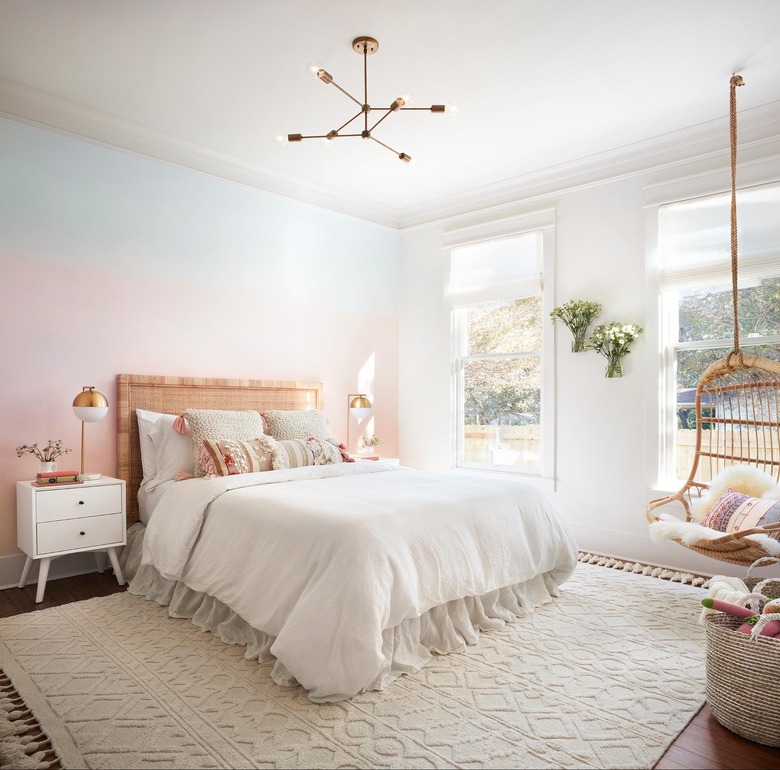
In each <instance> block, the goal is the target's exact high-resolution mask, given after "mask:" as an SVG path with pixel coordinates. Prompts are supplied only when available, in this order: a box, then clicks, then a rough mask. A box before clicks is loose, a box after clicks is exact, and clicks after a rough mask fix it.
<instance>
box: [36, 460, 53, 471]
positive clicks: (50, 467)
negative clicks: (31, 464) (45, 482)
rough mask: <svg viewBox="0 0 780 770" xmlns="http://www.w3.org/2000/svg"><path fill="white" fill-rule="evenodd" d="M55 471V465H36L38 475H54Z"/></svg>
mask: <svg viewBox="0 0 780 770" xmlns="http://www.w3.org/2000/svg"><path fill="white" fill-rule="evenodd" d="M56 470H57V463H55V462H49V463H38V473H54V472H55V471H56Z"/></svg>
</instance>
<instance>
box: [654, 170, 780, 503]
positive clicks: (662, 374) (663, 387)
mask: <svg viewBox="0 0 780 770" xmlns="http://www.w3.org/2000/svg"><path fill="white" fill-rule="evenodd" d="M746 170H747V172H748V173H747V174H744V175H743V176H744V177H745V181H744V183H742V184H741V185H740V187H739V189H743V188H747V187H754V186H760V185H769V184H780V163H778V162H777V161H775V162H773V163H766V164H764V165H763V166H762V165H759V164H756V165H755V166H748V168H747V169H746ZM724 176H725V175H724V174H723V173H716V172H713V174H712V175H710V176H705V175H702V176H701V177H699V178H697V179H692V178H686V179H684V180H680V181H675V182H668V183H660V184H659V185H657V186H655V187H651V188H647V189H646V205H645V235H646V241H645V245H646V254H647V260H646V265H647V279H648V280H647V287H648V290H647V307H648V310H649V313H648V326H650V325H651V324H652V322H653V321H655V324H654V326H655V329H653V330H652V332H651V334H649V335H648V345H647V355H648V357H649V358H648V360H647V363H648V372H652V371H653V370H654V369H655V370H657V372H658V376H657V378H656V379H654V378H653V377H652V376H649V377H648V378H647V391H646V399H647V404H648V405H650V404H654V405H655V408H654V409H648V414H650V415H653V414H655V416H656V418H655V420H654V421H653V422H654V423H655V424H654V425H653V426H652V427H653V430H652V432H650V433H649V434H648V435H649V436H653V435H656V436H657V437H658V443H657V451H655V452H652V451H650V452H648V462H649V463H650V465H648V468H647V478H648V480H649V484H648V493H649V498H648V499H650V498H652V497H657V496H658V492H659V490H663V491H672V490H676V489H678V488H679V486H680V484H681V482H684V481H685V479H679V478H677V475H676V472H675V456H674V446H675V432H676V416H677V409H676V392H677V382H676V371H675V362H676V356H677V352H678V351H684V350H691V349H695V350H703V349H712V348H727V349H730V348H731V347H732V345H733V340H732V339H731V338H726V339H717V340H696V341H692V342H680V341H679V339H678V336H679V316H678V308H679V300H678V297H679V292H678V291H675V290H674V289H673V288H672V289H670V288H669V287H668V286H667V287H666V289H665V290H662V289H661V287H660V285H659V263H660V258H659V254H660V248H661V247H660V245H659V225H660V210H661V207H662V206H663V205H665V204H669V203H679V202H683V201H686V200H692V199H695V198H705V197H714V196H719V195H723V194H724V193H726V192H727V191H728V188H726V187H725V185H723V183H722V182H723V179H724ZM769 259H771V257H769ZM765 261H766V260H762V262H765ZM729 270H730V268H729ZM761 272H765V271H761ZM778 272H779V273H780V270H778ZM742 275H743V273H742V271H741V272H740V276H741V277H742ZM767 277H768V276H767ZM709 285H710V286H715V285H723V286H724V287H727V289H728V290H730V289H731V283H730V277H729V278H728V279H727V280H726V279H725V278H724V279H719V280H717V281H712V282H710V283H709ZM685 288H689V287H688V286H684V285H681V289H680V290H684V289H685ZM653 343H655V344H653ZM778 343H780V336H777V335H773V336H763V337H750V338H747V339H743V338H742V337H741V338H740V346H741V347H742V348H744V349H747V348H749V347H752V346H753V345H773V344H778ZM648 427H650V426H648Z"/></svg>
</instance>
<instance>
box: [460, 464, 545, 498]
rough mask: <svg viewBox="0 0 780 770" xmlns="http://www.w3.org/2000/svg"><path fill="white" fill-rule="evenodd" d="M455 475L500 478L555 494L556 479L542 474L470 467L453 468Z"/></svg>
mask: <svg viewBox="0 0 780 770" xmlns="http://www.w3.org/2000/svg"><path fill="white" fill-rule="evenodd" d="M451 471H452V472H453V473H476V474H477V475H479V476H487V477H489V478H495V477H496V476H500V477H501V478H504V479H509V480H513V481H517V482H518V483H522V484H530V485H531V486H533V487H536V488H537V489H540V490H542V491H543V492H555V479H554V478H550V477H545V476H542V475H541V473H530V472H525V471H515V470H500V469H498V468H496V469H491V468H470V467H468V466H458V467H455V468H452V469H451Z"/></svg>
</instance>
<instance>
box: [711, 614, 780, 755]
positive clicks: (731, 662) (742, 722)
mask: <svg viewBox="0 0 780 770" xmlns="http://www.w3.org/2000/svg"><path fill="white" fill-rule="evenodd" d="M740 625H742V621H741V620H740V619H739V618H734V617H731V616H729V615H721V614H720V613H718V614H714V615H707V616H706V617H705V618H704V628H705V631H706V634H707V702H708V703H709V704H710V709H711V710H712V713H713V715H714V716H715V719H717V720H718V722H720V723H721V724H722V725H723V726H724V727H726V728H728V729H729V730H731V731H732V732H734V733H737V734H738V735H741V736H743V737H744V738H747V739H749V740H751V741H756V742H757V743H763V744H765V745H767V746H780V708H778V704H780V639H772V638H769V637H765V636H758V637H754V638H751V637H750V636H748V635H747V634H741V633H738V632H737V628H739V627H740Z"/></svg>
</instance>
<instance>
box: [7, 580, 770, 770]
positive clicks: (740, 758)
mask: <svg viewBox="0 0 780 770" xmlns="http://www.w3.org/2000/svg"><path fill="white" fill-rule="evenodd" d="M35 590H36V586H35V585H34V584H33V585H28V586H26V587H25V588H21V589H20V588H9V589H7V590H5V591H0V617H3V618H4V617H8V616H9V615H19V614H20V613H23V612H33V611H35V610H39V609H45V608H46V607H55V606H57V605H59V604H66V603H67V602H75V601H80V600H81V599H90V598H92V597H93V596H106V595H108V594H112V593H116V592H117V591H124V590H125V588H124V586H119V585H117V582H116V580H115V578H114V576H113V574H112V573H111V572H110V571H107V572H103V573H101V574H98V573H94V574H91V575H79V576H78V577H72V578H64V579H62V580H52V581H49V583H48V584H47V585H46V593H45V595H44V599H43V601H42V602H41V603H40V604H36V603H35ZM656 768H659V770H661V769H663V770H680V768H687V769H688V770H780V749H775V748H770V747H769V746H762V745H761V744H759V743H753V742H752V741H748V740H746V739H745V738H742V737H740V736H739V735H735V734H734V733H732V732H730V731H729V730H727V729H726V728H725V727H721V725H720V724H718V722H716V721H715V718H714V717H713V716H712V713H711V712H710V709H709V706H706V705H705V706H704V708H702V710H701V711H700V712H699V713H698V714H697V715H696V716H695V717H694V719H693V720H691V722H690V724H689V725H688V726H687V727H686V728H685V729H684V730H683V731H682V733H680V735H678V736H677V740H675V742H674V743H673V744H672V745H671V746H670V747H669V750H668V751H667V752H666V754H664V756H663V757H662V758H661V759H660V761H659V762H658V764H657V765H656Z"/></svg>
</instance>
